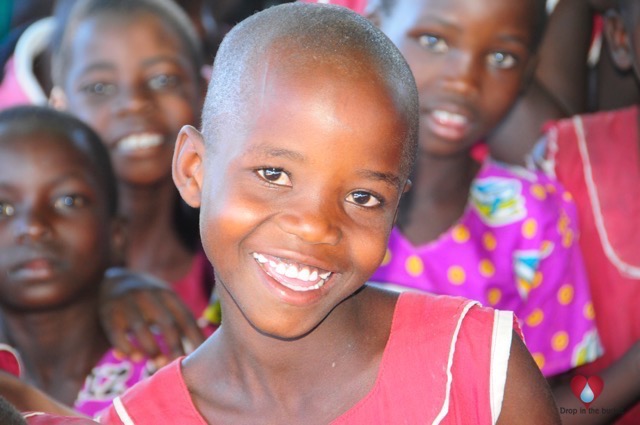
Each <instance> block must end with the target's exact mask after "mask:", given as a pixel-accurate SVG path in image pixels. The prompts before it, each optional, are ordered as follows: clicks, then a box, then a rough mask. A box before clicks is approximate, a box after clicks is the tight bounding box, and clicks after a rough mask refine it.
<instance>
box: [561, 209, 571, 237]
mask: <svg viewBox="0 0 640 425" xmlns="http://www.w3.org/2000/svg"><path fill="white" fill-rule="evenodd" d="M568 228H569V217H567V214H565V212H564V211H563V212H562V214H561V215H560V218H559V219H558V233H560V234H561V235H562V234H564V233H565V232H566V231H567V229H568Z"/></svg>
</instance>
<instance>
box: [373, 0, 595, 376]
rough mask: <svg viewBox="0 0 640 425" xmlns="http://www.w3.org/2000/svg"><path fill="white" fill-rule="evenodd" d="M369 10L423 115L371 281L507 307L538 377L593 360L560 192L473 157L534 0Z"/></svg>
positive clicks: (529, 31)
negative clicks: (412, 83)
mask: <svg viewBox="0 0 640 425" xmlns="http://www.w3.org/2000/svg"><path fill="white" fill-rule="evenodd" d="M387 3H388V4H387ZM374 13H375V18H376V20H377V21H378V22H379V24H380V26H381V28H382V30H383V31H385V32H386V33H387V35H388V36H389V37H390V38H391V39H392V40H393V41H394V42H395V43H396V45H397V46H398V47H399V48H400V50H401V51H402V53H403V54H404V55H405V57H406V58H407V61H408V62H409V65H410V66H411V68H412V71H413V73H414V75H415V78H416V83H417V85H418V89H419V91H420V103H421V110H422V111H421V112H422V114H421V127H420V136H419V137H420V152H419V157H418V163H417V168H416V170H415V172H414V175H413V178H412V182H413V187H412V189H411V191H410V192H409V196H408V197H407V198H405V200H404V202H403V204H401V208H400V212H399V215H398V220H397V225H396V227H395V228H394V230H393V231H392V234H391V236H390V240H389V245H388V251H387V254H386V257H385V259H384V261H383V263H382V266H381V267H380V268H379V269H378V271H377V272H376V273H375V274H374V276H373V277H372V282H374V283H379V284H382V285H384V286H386V287H395V288H399V289H401V290H407V289H409V290H417V291H425V292H431V293H437V294H448V295H461V296H465V297H469V298H472V299H475V300H479V301H481V302H482V303H483V304H485V305H488V306H491V307H494V308H498V309H504V310H513V311H514V312H515V313H516V315H517V316H518V317H519V319H520V321H521V325H522V330H523V333H524V336H525V339H526V342H527V346H528V348H529V349H530V351H531V352H532V354H533V355H534V358H535V359H536V361H537V363H538V365H539V366H540V368H541V370H542V372H543V373H544V374H545V376H547V377H550V376H553V375H557V374H560V373H563V372H566V371H568V370H570V369H572V368H574V367H576V366H579V365H581V364H584V363H587V362H590V361H593V360H594V359H595V358H597V357H598V356H599V355H600V351H601V349H600V344H599V338H598V335H597V332H596V328H595V323H594V314H593V307H592V304H591V298H590V294H589V291H588V289H587V280H586V275H585V270H584V264H583V261H582V257H581V254H580V252H579V248H578V245H577V243H576V240H577V238H578V230H577V223H576V220H577V215H576V209H575V206H574V204H573V202H572V199H571V195H570V194H569V193H568V192H566V191H565V190H564V189H563V188H562V186H561V185H559V184H558V182H557V181H555V180H552V179H550V178H548V177H546V176H544V175H543V174H542V173H538V172H532V171H528V170H526V169H524V168H521V167H513V166H507V165H505V164H502V163H498V162H496V161H494V160H492V159H490V158H489V159H486V160H484V161H483V162H482V163H479V162H477V161H476V159H474V157H473V156H472V149H473V147H474V145H475V144H476V142H477V141H478V140H481V139H483V138H485V137H487V135H488V134H489V133H490V132H491V131H492V130H493V129H494V128H495V127H496V126H497V125H498V124H499V123H500V122H501V120H502V119H503V118H504V117H505V115H506V114H507V113H508V111H509V110H510V108H511V107H512V105H513V103H514V102H515V101H516V99H517V98H518V95H519V94H520V93H521V91H522V86H523V84H524V81H525V77H526V75H527V73H528V70H529V69H530V68H529V67H530V66H531V65H532V62H533V60H532V59H533V56H534V54H535V48H536V46H537V43H538V41H539V39H540V36H541V33H542V31H543V24H542V22H544V19H543V18H542V16H543V15H544V13H545V11H544V1H538V0H527V1H524V2H513V1H511V0H491V1H487V2H482V7H478V6H477V2H476V1H475V0H455V1H448V2H442V1H436V0H422V1H421V2H419V3H417V2H415V0H396V1H394V2H390V1H382V2H381V4H380V5H379V7H378V8H377V10H376V11H375V12H374ZM532 16H540V18H539V19H532Z"/></svg>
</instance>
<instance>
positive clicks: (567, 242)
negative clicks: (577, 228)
mask: <svg viewBox="0 0 640 425" xmlns="http://www.w3.org/2000/svg"><path fill="white" fill-rule="evenodd" d="M572 244H573V231H571V230H567V232H566V233H565V234H564V235H562V246H564V247H565V248H569V247H571V245H572Z"/></svg>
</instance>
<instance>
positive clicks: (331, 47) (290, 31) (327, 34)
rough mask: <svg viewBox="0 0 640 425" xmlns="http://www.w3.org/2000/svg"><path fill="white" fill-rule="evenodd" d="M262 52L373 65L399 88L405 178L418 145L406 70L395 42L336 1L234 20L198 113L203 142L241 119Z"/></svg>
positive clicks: (295, 62)
mask: <svg viewBox="0 0 640 425" xmlns="http://www.w3.org/2000/svg"><path fill="white" fill-rule="evenodd" d="M283 8H288V10H286V12H287V13H288V16H289V17H290V19H287V20H283V19H280V18H279V17H278V15H279V14H280V13H283V11H284V9H283ZM256 16H259V17H258V18H256ZM327 22H329V23H330V24H329V25H328V24H327ZM310 23H311V24H310ZM258 34H259V36H258ZM267 51H271V52H278V53H281V52H287V51H290V52H292V53H291V54H287V55H286V58H287V65H288V66H291V67H292V68H293V67H304V66H308V65H312V64H317V65H322V64H327V63H330V64H332V65H335V67H336V68H337V69H339V70H340V71H339V72H342V73H345V74H350V73H353V74H356V73H359V72H360V71H361V70H362V69H364V68H369V67H372V68H373V71H374V72H376V73H378V75H379V76H380V78H381V79H382V80H384V81H385V82H386V83H387V84H388V85H389V86H393V87H394V88H395V89H397V91H398V94H397V97H396V101H397V102H398V104H399V108H400V110H402V111H403V113H404V116H405V117H406V119H407V124H408V125H407V127H408V131H407V133H406V134H405V135H404V136H405V139H406V143H404V146H405V149H404V152H403V156H402V168H401V170H402V173H403V176H404V177H406V176H407V175H408V174H409V172H410V171H411V170H410V168H411V167H412V164H413V161H414V158H415V155H416V153H415V152H416V150H417V132H418V119H419V117H418V113H417V111H418V94H417V89H416V86H415V81H414V79H413V75H412V73H411V70H410V69H409V66H408V65H407V63H406V61H405V60H404V58H403V56H402V54H401V53H400V52H399V51H398V49H397V48H396V47H395V46H394V44H393V43H392V42H391V41H390V40H389V39H388V38H387V37H386V36H385V35H383V34H382V33H381V32H380V31H378V30H377V29H376V28H375V27H374V26H373V25H372V24H371V23H370V22H369V21H368V20H367V19H365V18H363V17H361V16H359V15H358V14H356V13H353V12H350V11H347V10H346V9H345V8H342V7H338V6H331V5H323V6H322V7H308V5H306V4H302V3H291V4H287V5H284V6H282V7H278V8H274V9H267V10H265V11H263V12H261V13H260V14H259V15H254V16H252V17H249V18H247V19H245V20H244V21H242V22H241V23H239V24H238V25H237V26H236V27H235V28H234V30H233V31H232V32H231V33H229V35H227V37H225V39H224V40H223V42H222V43H221V45H220V48H219V49H218V53H217V55H216V59H215V62H214V66H213V74H212V76H211V83H210V85H209V90H208V92H207V97H206V99H205V105H204V108H203V113H202V123H203V129H202V130H203V134H204V135H205V138H206V141H207V143H211V142H210V141H211V140H216V139H217V138H218V136H217V134H218V130H219V126H220V125H223V126H228V125H237V124H238V123H239V122H241V121H242V119H241V118H240V117H242V116H243V114H244V108H245V107H246V105H247V97H249V96H251V95H252V94H253V93H254V92H255V90H254V89H255V87H254V84H255V81H256V79H255V78H253V75H255V73H256V72H258V71H259V70H260V69H261V67H262V65H263V64H264V59H265V52H267Z"/></svg>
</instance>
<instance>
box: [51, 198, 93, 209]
mask: <svg viewBox="0 0 640 425" xmlns="http://www.w3.org/2000/svg"><path fill="white" fill-rule="evenodd" d="M85 205H87V198H85V197H84V196H80V195H64V196H61V197H59V198H57V199H56V200H55V201H54V202H53V206H54V207H55V208H56V209H69V208H82V207H84V206H85Z"/></svg>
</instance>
